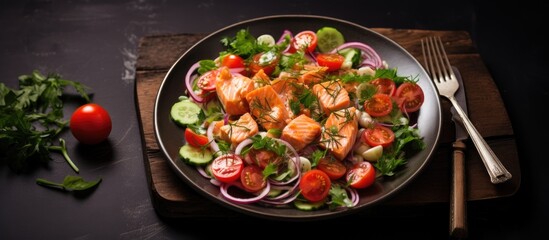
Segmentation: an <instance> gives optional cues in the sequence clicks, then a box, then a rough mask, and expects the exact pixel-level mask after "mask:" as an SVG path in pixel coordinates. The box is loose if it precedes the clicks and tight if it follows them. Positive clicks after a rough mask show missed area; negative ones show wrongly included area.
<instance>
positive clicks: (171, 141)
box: [154, 15, 441, 220]
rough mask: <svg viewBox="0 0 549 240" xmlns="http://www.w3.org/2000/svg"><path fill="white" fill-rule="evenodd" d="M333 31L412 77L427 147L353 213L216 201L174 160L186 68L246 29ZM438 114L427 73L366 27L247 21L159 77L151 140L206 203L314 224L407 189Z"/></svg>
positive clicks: (317, 20) (365, 195) (430, 142)
mask: <svg viewBox="0 0 549 240" xmlns="http://www.w3.org/2000/svg"><path fill="white" fill-rule="evenodd" d="M324 26H332V27H335V28H337V29H338V30H340V31H341V32H342V33H343V35H344V36H345V39H346V41H359V42H364V43H366V44H368V45H370V46H371V47H373V48H374V49H375V50H376V51H377V52H378V54H379V55H380V57H381V58H382V59H383V60H385V61H387V63H389V66H390V67H391V68H393V67H396V68H397V69H398V74H399V75H401V76H417V77H418V78H419V85H420V86H421V88H422V89H423V90H424V92H425V103H424V104H423V106H422V107H421V110H420V112H419V114H418V120H417V122H418V124H419V125H418V127H419V129H420V132H421V135H422V136H423V137H424V141H425V143H426V144H427V147H426V148H425V149H424V150H423V151H421V152H419V153H418V154H416V155H414V156H413V157H412V158H410V159H408V163H407V164H406V167H405V168H404V169H401V170H400V171H399V172H398V174H397V175H395V176H394V177H392V178H390V180H383V181H376V183H375V185H374V186H373V187H371V188H368V189H364V190H361V191H359V192H360V202H359V203H358V205H357V206H356V207H354V208H348V209H341V210H333V211H332V210H328V209H326V210H319V211H300V210H297V209H293V208H287V209H281V208H270V207H265V206H261V205H256V204H237V203H233V202H230V201H228V200H226V199H225V198H223V196H221V194H220V191H219V188H218V187H216V186H214V185H212V184H211V183H210V182H209V181H208V180H207V179H205V178H204V177H202V176H201V175H200V174H199V173H198V172H197V170H196V169H195V168H194V167H192V166H189V165H186V164H185V163H183V162H182V161H181V160H180V159H179V158H178V150H179V148H180V147H181V146H182V145H183V143H184V138H183V129H182V128H180V127H178V126H176V125H175V124H174V123H173V122H172V121H171V120H170V117H169V116H170V114H169V112H170V108H171V106H172V104H173V103H175V102H176V101H178V97H179V96H181V95H183V90H184V89H185V85H184V78H185V74H186V73H187V70H188V69H189V67H191V65H193V64H194V63H196V62H197V61H199V60H202V59H213V58H215V57H217V56H219V52H220V51H222V50H223V49H222V46H221V44H220V43H219V41H220V39H221V38H223V37H227V36H229V37H232V36H235V34H236V32H237V31H238V30H240V29H248V30H249V31H250V32H251V33H252V34H253V35H254V36H259V35H261V34H265V33H269V34H271V35H273V36H275V38H276V37H277V36H280V35H281V34H282V32H283V31H284V30H286V29H288V30H290V31H292V32H293V33H294V34H295V33H297V32H299V31H302V30H314V31H316V30H317V29H319V28H321V27H324ZM440 123H441V110H440V102H439V98H438V95H437V92H436V90H435V87H434V85H433V84H432V82H431V81H430V80H429V78H428V77H427V73H426V72H425V70H424V69H423V68H422V67H421V65H420V64H419V63H418V62H417V61H416V59H415V58H414V57H412V55H410V54H409V53H408V52H407V51H406V50H404V49H403V48H402V47H400V46H399V45H398V44H396V43H395V42H394V41H392V40H391V39H388V38H386V37H384V36H382V35H380V34H378V33H376V32H374V31H372V30H370V29H368V28H365V27H363V26H360V25H358V24H355V23H351V22H348V21H344V20H340V19H334V18H329V17H322V16H307V15H283V16H268V17H262V18H256V19H251V20H247V21H243V22H239V23H236V24H233V25H231V26H228V27H225V28H223V29H220V30H218V31H216V32H214V33H212V34H210V35H209V36H207V37H205V38H204V39H202V40H201V41H200V42H198V43H197V44H196V45H194V46H193V47H192V48H190V49H189V50H188V51H187V52H185V53H184V54H183V55H182V56H181V57H180V58H179V59H178V60H177V62H175V64H174V65H173V66H172V68H171V69H170V70H169V72H168V73H167V75H166V77H165V78H164V80H163V82H162V85H161V87H160V90H159V91H158V95H157V98H156V102H155V108H154V127H155V133H156V139H157V141H158V143H159V145H160V148H161V149H162V152H163V154H164V155H165V157H166V159H167V161H168V163H169V165H170V167H171V168H172V169H173V170H174V171H175V173H176V174H177V175H178V176H179V177H181V179H183V181H184V182H185V183H186V184H189V185H190V186H191V187H192V188H194V189H195V190H196V191H197V192H198V193H200V194H202V195H204V196H205V197H206V198H207V199H209V200H211V201H213V202H215V203H217V204H221V205H223V206H226V207H228V208H230V209H233V210H235V211H238V212H241V213H244V214H249V215H252V216H256V217H262V218H268V219H276V220H313V219H314V220H317V219H327V218H333V217H339V216H343V215H347V214H352V213H356V212H358V211H361V210H364V209H365V208H369V207H373V206H375V205H377V204H379V203H381V202H383V201H384V200H386V199H388V198H389V197H391V196H393V195H394V194H396V193H397V192H399V190H401V189H402V188H404V187H406V186H407V185H408V184H409V183H410V182H411V181H412V180H413V179H414V178H415V177H416V176H418V175H419V174H420V173H421V171H422V170H423V169H424V168H425V166H426V165H427V162H428V161H429V159H430V158H431V156H432V155H433V152H434V150H435V147H436V145H437V142H438V139H439V134H440Z"/></svg>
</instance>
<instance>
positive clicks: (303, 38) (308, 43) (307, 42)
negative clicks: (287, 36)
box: [289, 31, 318, 53]
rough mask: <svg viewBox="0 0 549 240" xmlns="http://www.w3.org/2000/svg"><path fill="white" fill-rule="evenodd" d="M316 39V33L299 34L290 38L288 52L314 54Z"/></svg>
mask: <svg viewBox="0 0 549 240" xmlns="http://www.w3.org/2000/svg"><path fill="white" fill-rule="evenodd" d="M317 43H318V39H317V36H316V33H315V32H313V31H303V32H299V33H298V34H296V35H295V36H294V37H293V38H292V42H291V43H290V44H291V45H290V50H289V51H290V52H291V53H293V52H296V51H297V50H303V51H307V52H314V50H315V49H316V45H317Z"/></svg>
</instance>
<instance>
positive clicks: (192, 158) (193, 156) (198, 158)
mask: <svg viewBox="0 0 549 240" xmlns="http://www.w3.org/2000/svg"><path fill="white" fill-rule="evenodd" d="M179 158H181V159H182V160H183V161H184V162H186V163H188V164H190V165H194V166H206V165H208V163H210V162H211V161H212V160H213V153H212V151H211V150H210V149H207V148H197V147H193V146H191V145H189V144H185V145H183V146H182V147H181V148H180V149H179Z"/></svg>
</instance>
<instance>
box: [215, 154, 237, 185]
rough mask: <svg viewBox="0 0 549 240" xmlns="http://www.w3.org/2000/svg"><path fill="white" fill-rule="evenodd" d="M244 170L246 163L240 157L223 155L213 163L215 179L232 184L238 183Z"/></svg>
mask: <svg viewBox="0 0 549 240" xmlns="http://www.w3.org/2000/svg"><path fill="white" fill-rule="evenodd" d="M243 168H244V161H243V160H242V158H240V157H239V156H238V155H234V154H226V155H221V156H219V157H217V158H216V159H214V160H213V162H212V168H211V169H212V173H213V175H214V177H215V179H217V180H219V181H221V182H224V183H230V182H234V181H236V180H237V179H238V178H239V177H240V174H241V173H242V169H243Z"/></svg>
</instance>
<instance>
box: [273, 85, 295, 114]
mask: <svg viewBox="0 0 549 240" xmlns="http://www.w3.org/2000/svg"><path fill="white" fill-rule="evenodd" d="M300 85H301V84H299V83H297V82H296V81H295V79H275V80H273V81H272V82H271V86H272V87H273V89H274V90H275V92H276V93H277V94H278V97H279V98H280V100H282V102H283V103H284V107H286V110H287V111H288V117H289V118H290V119H293V118H295V117H296V116H294V113H293V112H292V108H291V107H290V106H291V103H292V102H298V101H299V99H297V97H296V96H295V92H296V91H297V87H298V86H300Z"/></svg>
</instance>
